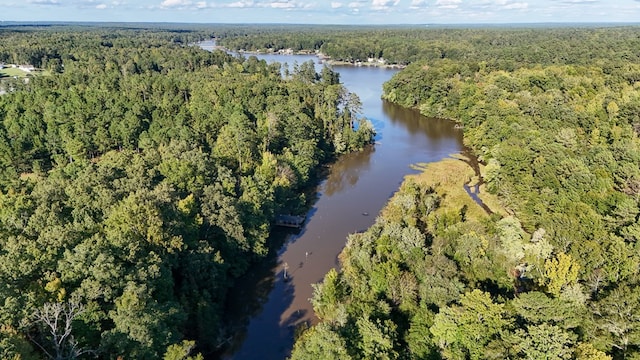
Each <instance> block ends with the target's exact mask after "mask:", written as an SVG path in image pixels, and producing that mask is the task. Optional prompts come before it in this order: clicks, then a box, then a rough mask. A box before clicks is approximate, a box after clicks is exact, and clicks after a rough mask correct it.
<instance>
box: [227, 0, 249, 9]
mask: <svg viewBox="0 0 640 360" xmlns="http://www.w3.org/2000/svg"><path fill="white" fill-rule="evenodd" d="M254 6H255V3H254V2H253V1H236V2H232V3H230V4H228V5H226V7H230V8H249V7H254Z"/></svg>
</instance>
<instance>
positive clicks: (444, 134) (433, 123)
mask: <svg viewBox="0 0 640 360" xmlns="http://www.w3.org/2000/svg"><path fill="white" fill-rule="evenodd" d="M382 111H383V112H384V114H385V115H386V116H387V118H388V119H389V121H390V122H391V123H393V124H398V125H401V126H403V127H404V128H405V129H407V132H408V134H425V135H427V137H428V138H429V140H435V141H438V140H440V139H451V138H460V140H462V137H461V134H462V131H461V130H459V129H455V128H454V127H453V126H452V124H451V121H450V120H445V119H433V118H431V119H426V118H425V117H424V116H423V115H421V114H420V112H419V111H417V110H415V109H407V108H404V107H402V106H399V105H396V104H394V103H391V102H388V101H386V100H383V101H382Z"/></svg>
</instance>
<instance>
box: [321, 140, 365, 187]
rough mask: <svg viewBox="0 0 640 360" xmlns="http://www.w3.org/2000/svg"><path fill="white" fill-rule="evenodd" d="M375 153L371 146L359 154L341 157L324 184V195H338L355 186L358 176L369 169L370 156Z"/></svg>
mask: <svg viewBox="0 0 640 360" xmlns="http://www.w3.org/2000/svg"><path fill="white" fill-rule="evenodd" d="M374 152H375V148H374V147H373V146H367V147H366V148H365V149H364V150H362V151H360V152H355V153H351V154H346V155H343V156H342V157H341V158H340V161H338V162H336V163H334V164H333V165H332V167H331V172H330V173H329V174H328V176H327V179H326V181H325V184H324V194H325V195H329V196H331V195H333V194H337V193H340V192H342V191H344V190H345V188H348V187H352V186H355V185H356V183H357V182H358V180H359V179H360V174H362V173H363V172H366V171H367V170H369V168H370V165H371V164H370V161H371V155H373V153H374Z"/></svg>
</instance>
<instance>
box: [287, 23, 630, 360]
mask: <svg viewBox="0 0 640 360" xmlns="http://www.w3.org/2000/svg"><path fill="white" fill-rule="evenodd" d="M394 31H406V30H394ZM365 33H366V34H368V35H367V36H366V40H364V41H363V46H362V48H364V49H366V48H367V44H372V43H375V42H377V41H380V42H382V41H383V40H382V38H387V40H388V37H386V36H383V35H380V36H375V35H374V34H373V33H372V32H371V31H370V30H367V31H366V32H365ZM408 33H413V34H415V37H416V42H417V43H422V44H423V45H422V46H424V49H426V50H424V51H421V52H419V54H420V55H419V56H418V58H420V56H422V58H421V59H420V60H418V61H413V59H414V58H410V57H408V56H407V57H404V58H403V60H404V61H407V62H411V64H410V65H409V66H408V67H407V68H406V69H404V70H403V71H401V72H399V73H398V74H396V75H395V76H394V78H393V79H392V80H391V81H389V82H388V83H387V84H385V87H384V98H385V99H387V100H389V101H392V102H395V103H398V104H400V105H403V106H406V107H413V108H417V109H419V110H420V112H421V113H422V114H424V115H426V116H427V117H438V118H448V119H452V120H453V121H456V122H458V123H459V124H460V126H462V127H463V128H464V141H465V144H466V145H467V146H468V148H469V149H470V152H471V153H472V154H473V155H474V156H475V157H477V159H478V160H479V161H480V163H481V166H480V170H481V175H482V181H483V182H484V185H483V187H482V189H483V190H484V191H486V192H487V194H486V195H485V196H492V197H495V198H494V200H493V201H492V203H493V204H494V207H493V208H492V210H493V213H492V214H487V213H483V212H482V211H479V210H478V209H479V206H478V205H477V204H474V203H468V202H467V201H466V200H465V199H464V197H462V198H461V197H459V196H456V191H458V190H459V189H460V188H462V186H463V185H464V179H465V178H466V179H469V178H470V177H472V176H473V171H472V172H471V174H470V175H464V176H458V177H459V178H462V179H463V180H461V181H459V182H457V183H456V182H451V181H450V180H451V179H444V180H443V179H441V178H440V176H441V175H442V172H445V173H450V174H454V175H453V176H452V177H455V174H458V173H459V171H458V170H456V171H453V170H451V169H452V168H451V167H452V166H453V165H451V166H449V167H446V166H445V167H427V170H426V172H425V174H424V176H423V177H422V178H420V179H417V180H416V179H410V180H407V181H406V183H405V184H404V185H403V187H402V189H401V190H400V191H399V192H398V194H396V195H395V196H394V198H393V199H392V200H390V202H389V204H388V205H387V207H386V209H385V210H384V211H383V213H382V214H381V215H380V216H379V217H378V219H377V221H376V223H375V225H373V226H372V227H371V228H370V229H368V230H367V231H366V232H364V233H359V234H354V235H352V236H350V238H349V239H348V242H347V245H346V247H345V249H344V251H343V252H342V254H341V256H340V260H341V269H340V271H334V270H332V271H331V272H329V273H328V274H327V275H326V277H325V279H324V281H323V282H322V283H321V284H319V285H317V286H316V289H315V293H314V297H313V299H312V303H313V305H314V309H315V312H316V315H317V316H318V318H319V319H320V323H319V324H318V325H316V326H313V327H312V328H310V329H309V330H307V331H304V332H303V333H302V335H301V336H300V337H299V339H298V341H297V343H296V346H295V348H294V350H293V353H292V359H319V358H333V359H373V358H375V359H439V358H446V359H465V358H466V359H485V358H487V359H507V358H513V359H518V358H526V359H612V358H613V359H636V358H640V327H639V326H638V324H639V323H640V277H639V276H638V270H640V269H639V266H640V265H639V264H640V255H639V254H640V251H639V246H640V140H639V139H638V135H639V133H640V107H639V104H640V61H639V59H638V56H639V55H640V53H638V51H637V49H638V47H637V42H638V39H639V38H640V37H639V36H638V35H639V34H640V29H638V28H636V27H628V28H582V29H580V28H559V29H531V28H530V29H512V30H508V29H467V30H455V29H452V30H450V31H448V30H435V31H433V32H430V31H429V30H420V31H418V30H415V31H411V32H408ZM290 36H291V37H293V35H290ZM305 36H307V35H304V36H303V38H305ZM428 38H433V41H431V42H430V41H429V40H424V39H428ZM355 39H358V37H357V36H354V39H352V41H357V40H355ZM420 39H422V40H420ZM452 39H459V40H460V41H455V42H451V41H452ZM409 43H411V42H409ZM525 43H526V45H525ZM435 44H441V45H438V46H436V45H435ZM325 45H326V43H324V44H323V45H322V46H325ZM445 48H449V49H452V48H457V49H459V51H457V52H450V51H445V52H443V51H442V49H445ZM429 49H430V50H431V51H435V52H439V53H440V54H441V55H444V56H431V55H429V52H428V51H429ZM357 56H360V55H357ZM454 162H455V161H454ZM457 163H458V164H463V165H464V166H467V165H466V164H464V163H463V162H461V161H459V160H458V161H457ZM434 179H435V180H434ZM467 200H468V199H467Z"/></svg>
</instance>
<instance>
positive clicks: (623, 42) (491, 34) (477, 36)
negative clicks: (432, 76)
mask: <svg viewBox="0 0 640 360" xmlns="http://www.w3.org/2000/svg"><path fill="white" fill-rule="evenodd" d="M638 32H639V30H638V28H636V27H565V28H539V27H529V28H506V27H495V28H446V27H433V28H431V27H429V28H415V27H391V28H389V27H375V26H339V27H321V26H313V27H292V26H288V27H281V28H273V27H266V26H253V27H241V28H239V29H238V28H231V29H227V30H226V31H222V30H220V31H218V32H215V33H214V36H216V37H218V43H219V44H220V45H223V46H226V47H227V48H229V49H234V50H239V49H244V50H251V51H255V50H266V51H269V50H272V51H278V50H281V49H287V48H291V49H293V50H313V51H315V50H317V51H319V52H321V53H323V54H325V55H328V56H330V57H331V58H332V59H334V60H342V61H350V62H353V61H357V60H360V61H366V60H367V59H368V58H376V59H377V58H384V59H385V60H386V61H387V63H391V64H403V65H404V64H410V63H413V62H416V61H430V62H431V61H439V60H442V59H449V60H453V61H456V62H469V63H471V64H476V65H477V64H478V63H480V62H484V63H485V64H486V66H487V67H488V68H489V69H493V70H495V69H501V70H514V69H516V68H519V67H522V66H533V65H536V64H539V65H551V64H575V65H579V64H594V63H597V62H599V61H600V62H602V63H612V62H615V63H625V62H634V63H638V62H640V54H638V52H637V48H638V46H640V39H639V38H638Z"/></svg>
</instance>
